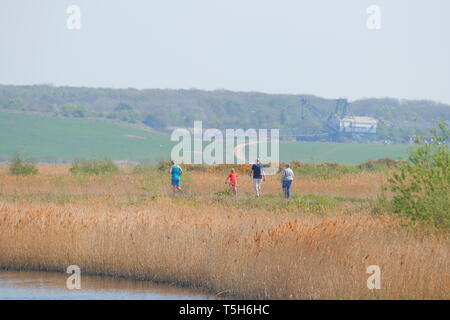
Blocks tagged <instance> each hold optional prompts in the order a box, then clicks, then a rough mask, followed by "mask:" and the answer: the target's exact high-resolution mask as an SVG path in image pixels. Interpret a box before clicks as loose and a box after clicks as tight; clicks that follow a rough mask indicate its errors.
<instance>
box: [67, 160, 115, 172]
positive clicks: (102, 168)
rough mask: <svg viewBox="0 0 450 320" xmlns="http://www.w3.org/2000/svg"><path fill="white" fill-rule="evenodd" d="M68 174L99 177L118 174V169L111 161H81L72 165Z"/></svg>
mask: <svg viewBox="0 0 450 320" xmlns="http://www.w3.org/2000/svg"><path fill="white" fill-rule="evenodd" d="M70 172H72V173H73V174H86V175H91V174H95V175H100V174H112V173H118V172H119V167H118V166H117V165H116V164H115V163H114V161H112V160H111V159H104V160H81V161H75V162H74V163H72V167H71V168H70Z"/></svg>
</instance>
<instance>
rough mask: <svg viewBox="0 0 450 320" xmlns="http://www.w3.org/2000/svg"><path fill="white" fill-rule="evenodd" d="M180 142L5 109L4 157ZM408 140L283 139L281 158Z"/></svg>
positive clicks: (356, 151)
mask: <svg viewBox="0 0 450 320" xmlns="http://www.w3.org/2000/svg"><path fill="white" fill-rule="evenodd" d="M173 144H174V143H173V142H171V141H170V139H169V136H168V135H166V134H161V133H156V132H150V131H147V130H140V129H135V128H129V127H125V126H122V125H119V124H116V123H110V122H105V121H101V120H86V119H73V118H63V117H52V116H46V115H36V114H24V113H8V112H0V160H6V159H9V158H11V157H12V156H13V155H14V153H16V152H20V153H21V154H22V155H24V156H26V157H32V158H34V159H37V160H40V161H55V160H73V159H81V158H98V157H102V156H108V157H110V158H112V159H114V160H136V161H139V160H145V161H157V160H159V159H160V158H161V157H165V158H169V156H170V150H171V147H172V145H173ZM408 148H410V147H409V146H407V145H381V144H358V143H328V142H301V143H298V142H287V143H281V144H280V160H281V161H291V160H299V161H301V162H315V163H321V162H339V163H349V164H351V163H360V162H364V161H367V160H370V159H379V158H385V157H389V158H392V159H405V158H406V154H407V149H408Z"/></svg>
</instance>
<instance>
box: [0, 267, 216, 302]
mask: <svg viewBox="0 0 450 320" xmlns="http://www.w3.org/2000/svg"><path fill="white" fill-rule="evenodd" d="M69 276H70V275H69V274H63V273H52V272H22V271H20V272H17V271H1V270H0V300H5V299H19V300H23V299H26V300H32V299H46V300H51V299H61V300H69V299H70V300H72V299H89V300H91V299H95V300H109V299H120V300H131V299H139V300H140V299H147V300H160V299H167V300H171V299H192V300H194V299H195V300H197V299H215V297H214V296H210V295H206V294H203V293H200V292H197V291H194V290H189V289H183V288H177V287H173V286H169V285H159V284H155V283H152V282H147V281H133V280H126V279H120V278H112V277H101V276H88V275H82V276H81V289H79V290H76V289H75V290H69V289H67V288H66V280H67V278H68V277H69Z"/></svg>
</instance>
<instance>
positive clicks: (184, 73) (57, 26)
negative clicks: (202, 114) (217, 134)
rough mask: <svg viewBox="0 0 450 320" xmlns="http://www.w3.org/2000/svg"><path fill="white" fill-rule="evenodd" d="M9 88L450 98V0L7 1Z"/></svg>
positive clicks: (3, 16) (1, 18)
mask: <svg viewBox="0 0 450 320" xmlns="http://www.w3.org/2000/svg"><path fill="white" fill-rule="evenodd" d="M72 4H74V5H78V6H79V7H80V9H81V29H80V30H69V29H68V28H67V26H66V20H67V18H68V16H69V15H68V14H67V13H66V9H67V7H68V6H69V5H72ZM370 5H378V6H379V7H380V9H381V29H380V30H369V29H368V28H367V26H366V21H367V18H368V17H369V15H368V14H367V12H366V10H367V8H368V7H369V6H370ZM0 83H1V84H38V83H53V84H55V85H71V86H95V87H115V88H118V87H125V88H127V87H135V88H199V89H208V90H213V89H218V88H224V89H229V90H240V91H263V92H271V93H308V94H315V95H319V96H324V97H328V98H336V97H348V98H350V99H356V98H361V97H386V96H389V97H398V98H407V99H417V98H419V99H422V98H426V99H433V100H437V101H441V102H446V103H450V1H449V0H386V1H381V0H370V1H367V0H340V1H339V0H308V1H306V0H142V1H138V0H71V1H66V0H39V1H36V0H0Z"/></svg>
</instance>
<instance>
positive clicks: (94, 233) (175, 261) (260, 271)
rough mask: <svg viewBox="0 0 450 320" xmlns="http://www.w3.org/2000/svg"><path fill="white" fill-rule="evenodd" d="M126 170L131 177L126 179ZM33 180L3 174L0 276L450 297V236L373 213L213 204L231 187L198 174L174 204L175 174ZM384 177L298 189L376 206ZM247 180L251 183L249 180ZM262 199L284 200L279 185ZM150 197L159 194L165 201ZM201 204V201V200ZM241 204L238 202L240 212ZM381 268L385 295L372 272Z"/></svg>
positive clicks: (262, 293) (318, 295)
mask: <svg viewBox="0 0 450 320" xmlns="http://www.w3.org/2000/svg"><path fill="white" fill-rule="evenodd" d="M124 171H125V170H124ZM41 172H42V173H41V174H39V175H37V176H34V177H10V176H7V175H5V174H0V194H1V198H0V200H1V202H0V267H3V268H15V269H36V270H37V269H39V270H56V271H64V270H65V268H66V267H67V266H69V265H74V264H75V265H78V266H80V267H81V270H82V273H83V272H86V273H87V272H89V273H98V274H108V275H117V276H124V277H130V278H137V279H148V280H154V281H164V282H171V283H176V284H179V285H187V286H191V287H197V288H202V289H205V290H210V291H212V292H214V293H220V294H230V295H234V296H240V297H243V298H270V299H278V298H287V299H352V298H354V299H372V298H385V299H423V298H430V299H435V298H441V299H448V298H450V275H449V273H448V270H450V259H449V258H450V257H449V239H448V237H446V236H443V235H442V234H441V236H431V235H426V232H425V231H424V232H421V231H420V230H419V231H418V230H415V231H414V232H413V231H412V230H411V229H408V228H405V227H402V226H400V224H401V221H400V220H399V219H397V218H395V217H392V216H389V215H381V216H374V215H373V214H371V213H370V208H369V207H368V206H367V205H364V204H362V205H355V204H351V203H349V204H347V203H345V202H343V203H340V204H339V205H336V206H334V207H331V208H328V209H324V210H323V211H322V212H321V214H315V213H314V212H310V211H308V210H303V209H302V208H299V209H298V210H294V211H293V210H291V209H289V210H288V209H286V210H284V209H283V208H284V207H283V204H282V203H281V204H279V205H278V202H276V203H277V206H276V209H274V205H273V203H272V202H271V201H279V200H278V199H276V198H273V199H274V200H271V199H272V198H268V199H267V200H264V198H263V199H261V202H260V205H248V206H244V205H242V208H240V206H239V205H237V204H239V203H240V202H239V201H242V203H247V202H248V203H252V202H253V201H256V200H254V199H253V197H252V195H251V194H246V192H247V191H248V192H250V190H251V188H250V186H247V185H246V184H250V180H249V179H248V178H247V177H245V178H243V179H241V188H240V192H241V194H240V196H239V198H238V200H232V199H228V198H225V199H221V198H219V199H218V198H217V197H215V196H211V194H213V193H214V192H215V191H217V190H222V189H223V188H224V184H223V180H224V178H222V177H220V176H219V177H218V176H216V175H211V174H203V173H198V174H195V173H194V174H191V175H190V176H187V177H186V178H187V179H186V180H187V182H188V183H189V186H187V190H186V193H185V194H184V195H183V196H181V197H177V198H172V197H171V196H170V193H169V191H168V187H167V179H166V178H167V177H166V176H164V175H162V174H161V173H158V172H153V173H150V174H148V175H145V176H144V175H132V174H128V173H121V174H118V175H115V176H108V177H73V176H71V175H70V174H68V173H67V172H66V170H65V169H63V168H61V167H55V168H53V167H46V168H44V169H41ZM384 179H385V178H384V177H382V176H377V175H375V174H372V175H369V174H361V175H353V176H346V177H343V178H341V179H336V180H322V181H320V180H316V181H313V180H308V179H305V180H304V181H297V189H294V191H297V192H300V193H302V194H332V195H336V196H339V197H349V198H350V197H351V198H358V197H360V198H374V197H375V196H376V194H377V193H378V192H379V191H380V187H381V184H382V182H383V181H384ZM247 180H248V181H247ZM264 191H266V193H267V192H269V191H273V192H275V193H277V194H278V193H280V190H279V184H278V181H276V180H275V179H274V178H272V179H270V181H268V182H267V184H266V185H265V186H264ZM152 195H158V196H157V197H155V196H152ZM194 195H196V197H194ZM235 202H237V204H236V203H235ZM370 265H378V266H379V267H380V268H381V289H380V290H369V289H368V288H367V284H366V283H367V278H368V277H369V275H368V274H366V268H367V267H368V266H370Z"/></svg>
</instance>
